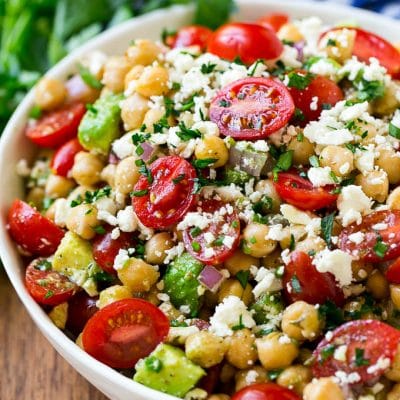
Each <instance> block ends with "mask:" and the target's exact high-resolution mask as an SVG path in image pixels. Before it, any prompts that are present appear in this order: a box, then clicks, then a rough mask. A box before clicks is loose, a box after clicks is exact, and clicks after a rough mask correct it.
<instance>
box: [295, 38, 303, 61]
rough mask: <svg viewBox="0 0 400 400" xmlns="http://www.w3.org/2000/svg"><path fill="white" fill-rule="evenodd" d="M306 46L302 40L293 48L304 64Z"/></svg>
mask: <svg viewBox="0 0 400 400" xmlns="http://www.w3.org/2000/svg"><path fill="white" fill-rule="evenodd" d="M304 45H305V42H304V41H303V40H302V41H300V42H296V43H295V44H294V45H293V47H294V48H295V49H296V50H297V59H298V60H299V61H300V62H303V60H304Z"/></svg>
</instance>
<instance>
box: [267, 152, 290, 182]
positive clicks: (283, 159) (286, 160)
mask: <svg viewBox="0 0 400 400" xmlns="http://www.w3.org/2000/svg"><path fill="white" fill-rule="evenodd" d="M292 162H293V150H288V151H285V152H284V153H282V154H281V155H280V156H279V158H278V161H277V162H276V165H275V167H274V169H273V170H272V173H273V176H274V180H275V181H276V180H278V172H281V171H287V170H288V169H290V167H291V166H292Z"/></svg>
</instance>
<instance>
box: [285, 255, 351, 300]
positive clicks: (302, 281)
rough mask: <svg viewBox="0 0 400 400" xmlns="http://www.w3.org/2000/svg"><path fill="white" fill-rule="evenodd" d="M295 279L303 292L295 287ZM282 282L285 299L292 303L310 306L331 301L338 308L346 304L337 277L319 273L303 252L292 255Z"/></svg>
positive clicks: (327, 273)
mask: <svg viewBox="0 0 400 400" xmlns="http://www.w3.org/2000/svg"><path fill="white" fill-rule="evenodd" d="M294 277H296V278H297V282H298V284H299V285H300V287H301V291H298V290H297V291H296V288H294V287H293V284H292V282H293V279H294ZM282 282H283V290H284V294H285V298H286V300H287V301H288V302H290V303H294V302H295V301H300V300H303V301H305V302H307V303H310V304H323V303H325V302H326V301H327V300H330V301H332V302H333V303H335V304H336V305H338V306H341V305H343V304H344V295H343V291H342V290H341V289H340V288H339V287H338V286H337V284H336V281H335V277H334V276H333V275H332V274H330V273H329V272H324V273H322V272H319V271H318V270H317V269H316V267H315V266H314V265H313V264H312V259H311V257H310V256H309V255H308V254H306V253H304V252H302V251H294V252H293V253H292V254H291V255H290V262H289V264H288V265H286V267H285V272H284V274H283V277H282Z"/></svg>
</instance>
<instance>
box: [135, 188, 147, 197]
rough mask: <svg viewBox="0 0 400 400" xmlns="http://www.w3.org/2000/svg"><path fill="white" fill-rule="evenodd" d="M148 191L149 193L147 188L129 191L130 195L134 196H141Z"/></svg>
mask: <svg viewBox="0 0 400 400" xmlns="http://www.w3.org/2000/svg"><path fill="white" fill-rule="evenodd" d="M148 193H149V190H148V189H143V190H136V191H134V192H131V195H132V196H135V197H143V196H146V194H148Z"/></svg>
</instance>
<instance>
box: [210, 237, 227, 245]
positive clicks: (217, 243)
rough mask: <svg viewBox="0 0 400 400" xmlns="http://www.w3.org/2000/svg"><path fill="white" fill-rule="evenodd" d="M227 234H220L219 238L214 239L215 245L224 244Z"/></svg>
mask: <svg viewBox="0 0 400 400" xmlns="http://www.w3.org/2000/svg"><path fill="white" fill-rule="evenodd" d="M224 239H225V236H223V235H222V236H219V237H218V238H217V239H215V240H214V243H213V245H214V246H222V245H223V244H224Z"/></svg>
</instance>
